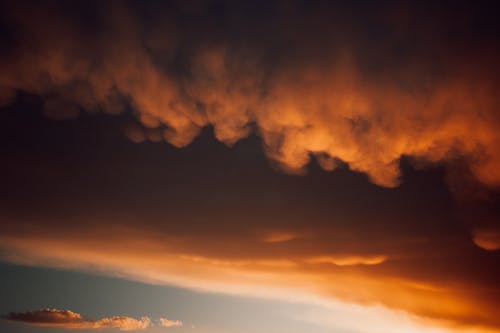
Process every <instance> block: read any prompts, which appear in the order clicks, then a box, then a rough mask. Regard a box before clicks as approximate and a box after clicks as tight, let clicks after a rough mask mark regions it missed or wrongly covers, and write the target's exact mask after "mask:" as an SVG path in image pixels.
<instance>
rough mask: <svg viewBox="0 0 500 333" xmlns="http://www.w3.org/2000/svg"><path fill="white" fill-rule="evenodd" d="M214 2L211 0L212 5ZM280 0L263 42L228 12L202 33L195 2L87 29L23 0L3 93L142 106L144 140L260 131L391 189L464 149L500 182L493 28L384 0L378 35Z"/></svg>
mask: <svg viewBox="0 0 500 333" xmlns="http://www.w3.org/2000/svg"><path fill="white" fill-rule="evenodd" d="M210 3H211V2H210V1H207V2H201V4H200V10H201V11H202V12H203V10H204V9H203V8H205V9H206V8H209V6H210ZM94 5H95V4H94ZM226 5H227V7H228V15H229V16H230V15H231V13H232V15H234V16H235V20H234V21H230V22H237V21H238V19H236V18H237V17H238V15H240V14H241V13H240V12H239V11H238V10H237V9H235V8H234V7H233V6H231V5H230V4H226ZM108 6H113V10H110V11H106V10H105V9H106V8H107V7H108ZM276 6H277V7H276V8H275V9H273V10H276V11H277V15H278V16H277V17H278V18H277V19H276V20H273V21H269V22H267V21H264V22H262V21H260V20H259V21H258V22H259V28H260V27H262V28H263V29H267V30H266V32H265V35H266V36H267V37H266V40H261V39H260V38H261V37H262V36H261V35H259V33H258V32H251V31H246V30H243V31H241V33H240V34H238V37H237V38H235V37H234V36H232V35H231V34H229V33H227V34H225V33H221V31H220V30H219V29H217V28H216V27H217V23H214V25H206V26H205V25H204V23H203V22H202V21H201V20H193V27H195V30H196V31H206V36H204V37H201V36H199V35H198V36H197V35H196V34H193V32H192V31H191V30H189V29H186V27H183V26H181V25H180V23H179V22H181V21H182V19H193V17H192V15H194V14H193V12H191V11H189V10H188V11H187V12H184V10H186V8H184V7H183V6H180V8H179V9H178V10H177V11H176V12H175V13H176V14H175V15H174V14H173V13H172V12H170V11H168V10H167V11H166V12H165V13H163V14H164V15H165V16H164V17H162V20H159V21H158V22H154V23H152V24H149V25H148V26H147V27H146V25H145V24H144V22H143V21H142V19H143V18H142V17H141V16H140V15H133V14H131V13H132V12H133V9H131V8H127V7H124V5H123V4H119V3H114V2H113V3H108V4H105V5H102V6H101V7H102V8H104V9H102V8H96V9H95V10H96V11H98V12H100V10H102V11H103V12H112V13H113V14H112V15H107V16H102V17H101V16H99V18H96V19H98V20H101V21H102V22H101V23H102V25H103V26H104V27H105V28H104V29H103V30H102V31H97V32H95V31H92V33H91V34H89V33H88V31H86V30H85V27H84V26H82V25H81V24H79V23H78V21H77V20H74V19H72V15H74V13H72V12H71V11H69V12H65V11H68V9H67V8H65V7H64V9H62V8H58V7H57V6H55V5H54V6H53V7H44V8H43V9H41V8H39V7H38V5H37V4H36V3H32V4H23V5H15V4H14V3H11V4H9V5H6V8H5V10H4V13H5V15H4V16H5V17H6V19H5V20H6V22H7V25H8V26H9V23H10V24H11V29H12V34H14V35H15V36H16V37H17V40H18V42H17V43H16V44H14V45H13V46H12V47H11V48H9V49H8V51H7V52H5V53H4V54H3V55H2V58H1V61H0V71H1V72H2V75H1V77H0V88H1V93H0V98H1V99H2V100H1V103H2V104H6V103H9V102H10V101H12V100H13V93H14V92H15V91H25V92H29V93H32V94H36V95H39V96H42V97H43V99H44V101H45V112H46V114H47V115H48V116H51V117H55V118H68V117H73V116H76V115H77V114H78V113H79V112H80V110H85V111H96V110H102V111H105V112H109V113H112V114H116V113H119V112H122V111H123V110H124V109H126V108H127V107H131V108H132V109H133V111H134V112H135V113H136V115H137V118H138V119H139V121H140V122H141V124H142V128H135V129H130V130H128V131H127V134H128V135H129V137H130V139H131V140H132V141H134V142H141V141H143V140H151V141H155V142H156V141H159V140H166V141H168V142H170V143H171V144H173V145H175V146H178V147H183V146H186V145H187V144H189V143H190V142H191V141H192V140H193V139H194V138H195V137H196V136H197V134H198V133H199V132H200V130H201V129H202V128H203V127H205V126H212V127H213V130H214V134H215V136H216V137H217V139H219V140H220V141H222V142H225V143H227V144H228V145H232V144H234V143H235V142H236V141H238V140H240V139H241V138H244V137H246V136H248V135H249V134H250V133H251V132H254V133H256V134H258V135H259V136H260V137H261V138H262V140H263V147H264V149H265V152H266V154H267V156H269V158H270V159H271V160H273V161H274V162H276V164H278V165H279V166H280V167H281V168H282V169H284V170H286V171H289V172H292V173H300V172H302V171H303V170H304V168H305V167H306V166H307V164H308V163H309V162H310V160H311V159H313V158H316V159H317V161H318V163H319V165H320V166H322V167H323V168H324V169H326V170H333V169H335V167H336V165H337V163H336V160H342V161H344V162H346V163H347V164H348V165H349V167H350V168H351V169H352V170H355V171H359V172H363V173H365V174H367V175H368V176H369V178H370V179H371V180H372V181H373V182H374V183H376V184H379V185H382V186H388V187H393V186H396V185H397V184H398V183H399V177H400V170H399V165H398V163H399V159H400V158H401V157H402V156H410V157H412V158H414V159H415V160H418V161H419V162H418V163H419V165H426V164H428V163H444V164H447V163H448V162H450V161H453V160H455V159H457V158H461V159H463V160H465V161H466V164H467V167H468V168H469V169H470V172H471V174H472V175H473V176H474V177H475V178H476V179H477V180H478V181H479V182H481V183H483V184H484V185H487V186H497V185H499V184H500V171H499V170H500V150H499V148H498V147H500V134H499V131H498V130H497V129H498V128H499V126H500V119H499V117H498V112H497V111H498V106H499V105H500V100H499V95H498V94H497V93H496V91H497V87H498V75H497V74H496V73H498V68H497V67H498V66H496V62H495V61H494V60H493V59H495V56H494V55H495V54H496V49H494V48H491V50H490V48H489V46H490V45H489V44H487V41H488V40H487V39H484V40H485V42H484V43H486V44H478V45H477V47H476V48H470V49H468V50H467V52H463V51H456V50H455V49H454V47H459V46H460V42H461V40H457V41H455V40H453V41H448V40H447V39H446V38H450V37H449V36H450V35H460V34H459V33H453V34H446V31H441V30H439V29H432V26H433V25H438V26H437V27H440V26H439V24H441V23H442V22H441V21H440V20H439V19H436V22H434V21H433V22H429V23H428V24H430V26H429V29H430V31H428V30H427V29H423V28H422V26H421V24H420V23H419V22H418V21H415V20H414V18H412V17H408V22H406V23H405V24H404V25H402V24H401V22H399V21H398V20H395V19H391V18H389V17H390V16H388V13H391V11H395V12H397V11H398V10H402V9H404V8H384V9H379V10H377V11H373V16H374V18H375V19H376V20H377V22H378V24H380V25H381V26H382V27H384V28H386V29H389V30H390V31H401V35H399V34H397V33H390V34H387V36H385V37H384V38H382V39H381V40H379V41H378V43H377V45H378V46H377V45H373V44H372V42H371V40H372V36H371V35H370V31H371V30H370V27H364V26H363V25H360V26H355V27H351V24H352V22H348V21H347V22H346V21H345V19H342V18H339V19H337V20H332V19H331V18H329V17H325V15H324V11H325V10H327V9H328V8H327V9H324V8H322V7H321V6H320V5H318V6H317V8H315V7H314V6H312V7H311V9H310V10H311V13H310V14H299V13H300V12H301V11H300V8H294V6H293V5H291V6H289V7H286V9H285V8H281V7H280V6H278V5H276ZM271 7H272V8H274V7H273V6H271ZM417 7H418V6H417ZM410 9H411V8H409V9H408V10H409V11H411V10H410ZM417 9H418V8H416V9H415V10H417ZM327 12H332V13H334V12H335V8H333V9H332V8H330V9H329V11H327ZM447 12H448V11H446V12H443V13H441V12H438V13H437V15H438V17H439V15H442V16H445V18H446V15H447V14H446V13H447ZM176 15H177V16H176ZM207 15H208V14H207ZM202 16H203V15H202ZM34 17H36V18H37V19H36V20H35V19H33V18H34ZM194 17H196V16H194ZM445 18H443V19H445ZM206 19H207V20H208V21H211V20H213V21H214V22H220V20H218V19H217V18H216V17H210V16H208V17H206ZM453 19H454V18H453V17H452V18H450V24H451V26H452V27H451V28H455V27H454V25H453V24H454V23H455V21H453ZM148 20H149V17H148ZM459 21H460V22H462V21H461V20H459ZM165 22H166V23H165ZM332 22H335V23H332ZM228 24H234V23H228ZM214 26H215V28H214ZM284 27H287V28H284ZM345 27H348V28H345ZM234 28H235V29H237V30H241V27H240V26H238V25H236V26H235V27H234ZM320 28H321V29H320ZM451 28H450V29H451ZM319 29H320V30H319ZM212 30H213V31H212ZM225 30H228V31H231V29H225ZM339 31H348V32H346V33H345V34H347V35H342V34H339ZM318 33H320V34H321V36H323V37H319V36H318ZM367 35H368V36H367ZM403 35H411V36H414V38H415V39H416V42H414V43H413V44H412V46H411V47H410V46H408V47H409V49H408V50H407V52H408V54H407V56H406V57H402V58H401V56H400V54H399V53H397V52H396V53H394V52H392V51H391V50H395V49H398V45H400V44H402V43H405V40H404V37H402V36H403ZM431 37H432V38H431ZM464 38H465V37H464ZM285 40H286V41H288V44H287V45H281V43H283V41H285ZM477 43H479V42H477ZM245 45H246V46H245ZM405 45H406V44H405ZM279 47H282V48H284V51H283V52H278V51H277V50H276V48H279ZM485 49H486V50H489V51H490V52H485V51H484V50H485ZM299 50H300V51H299ZM460 50H462V49H460ZM412 52H413V53H412ZM459 54H460V55H459ZM370 55H371V57H370ZM416 59H418V60H416ZM391 60H392V63H391V65H390V66H386V65H384V64H385V62H386V61H389V62H391ZM436 68H439V71H436V70H435V69H436ZM457 179H458V178H457Z"/></svg>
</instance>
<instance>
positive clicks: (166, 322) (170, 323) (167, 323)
mask: <svg viewBox="0 0 500 333" xmlns="http://www.w3.org/2000/svg"><path fill="white" fill-rule="evenodd" d="M158 323H159V325H160V326H161V327H181V326H182V325H183V324H182V321H180V320H170V319H167V318H160V319H159V320H158Z"/></svg>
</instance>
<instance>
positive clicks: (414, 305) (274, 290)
mask: <svg viewBox="0 0 500 333" xmlns="http://www.w3.org/2000/svg"><path fill="white" fill-rule="evenodd" d="M129 231H131V230H129ZM105 234H106V233H104V234H103V235H105ZM139 234H141V232H138V233H136V234H135V235H134V234H133V233H132V234H129V233H128V232H124V231H121V232H120V231H117V230H115V232H114V237H113V241H110V240H109V239H106V241H104V240H103V239H100V236H99V233H98V232H97V233H87V234H86V236H82V237H79V236H77V235H76V234H75V235H72V236H71V237H69V236H67V237H63V238H59V237H42V238H40V237H39V236H38V237H28V236H27V235H24V236H21V237H12V236H10V237H5V236H4V237H2V238H1V240H2V245H3V247H4V248H5V249H8V251H4V252H3V253H4V256H3V260H8V261H11V262H16V263H21V264H28V265H32V264H33V265H44V266H50V267H60V268H71V269H80V270H90V271H91V272H99V273H105V274H107V273H109V274H113V276H117V275H118V276H122V277H125V278H128V279H133V280H139V281H143V282H148V283H155V284H173V285H178V286H182V287H187V288H193V289H196V290H204V291H211V292H214V291H215V292H223V293H230V294H238V295H249V296H252V297H255V296H260V297H271V298H280V299H285V300H293V301H297V300H301V301H305V302H313V303H314V302H316V300H321V302H326V303H329V302H333V303H335V302H339V301H340V302H345V304H350V303H351V304H361V305H362V306H366V307H368V308H370V307H371V306H375V305H382V306H383V307H384V308H385V309H393V310H398V309H399V310H404V311H405V312H408V313H409V314H411V315H412V316H416V318H420V319H419V320H424V321H425V322H427V324H426V326H428V327H442V328H443V329H448V328H453V330H454V331H456V332H460V331H463V332H467V331H468V330H470V329H475V330H476V332H483V331H484V332H498V329H499V327H500V322H498V321H497V319H496V317H495V315H494V314H495V312H496V306H497V305H498V304H497V303H496V301H495V300H491V299H489V298H487V297H486V295H485V294H483V293H482V292H480V289H479V287H478V286H475V285H471V284H467V283H465V282H463V283H458V284H456V283H453V284H451V283H449V282H446V281H445V280H442V281H439V280H436V279H435V280H434V281H432V280H426V279H423V280H419V279H418V278H414V277H412V276H411V274H408V272H405V270H404V269H403V270H402V268H399V271H396V272H391V271H390V269H387V268H385V269H377V268H378V267H382V265H386V264H388V263H390V261H385V260H387V259H388V258H386V257H383V256H371V257H362V256H352V255H351V256H345V257H331V256H329V257H325V256H323V257H312V258H302V257H297V256H294V255H293V254H289V255H287V256H284V257H282V258H281V259H276V258H274V259H269V258H265V257H264V258H258V257H254V259H245V260H243V259H237V258H231V257H226V258H216V257H207V256H193V255H189V254H186V253H183V252H182V250H180V249H178V248H176V247H175V245H173V246H168V247H165V244H175V243H176V242H177V240H176V239H175V237H174V238H169V237H165V236H162V237H161V238H157V237H156V236H153V235H149V236H146V235H144V234H143V236H141V237H138V235H139ZM132 235H134V236H132ZM66 239H71V242H68V241H66ZM124 244H126V246H124ZM184 244H186V243H184ZM278 244H279V243H278ZM206 246H208V245H206ZM247 251H248V249H247ZM457 281H458V280H457ZM485 292H486V291H485ZM346 306H347V307H348V306H349V305H346ZM387 311H389V310H387ZM387 324H388V325H390V323H387Z"/></svg>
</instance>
